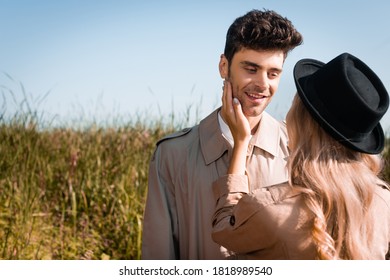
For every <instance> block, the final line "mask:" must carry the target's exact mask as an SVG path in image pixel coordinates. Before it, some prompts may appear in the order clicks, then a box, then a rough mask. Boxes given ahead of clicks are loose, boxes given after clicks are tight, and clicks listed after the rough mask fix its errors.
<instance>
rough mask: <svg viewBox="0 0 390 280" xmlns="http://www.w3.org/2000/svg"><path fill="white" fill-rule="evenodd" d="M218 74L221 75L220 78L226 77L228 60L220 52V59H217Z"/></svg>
mask: <svg viewBox="0 0 390 280" xmlns="http://www.w3.org/2000/svg"><path fill="white" fill-rule="evenodd" d="M219 74H220V75H221V78H222V79H227V78H228V74H229V62H228V60H227V59H226V57H225V55H223V54H221V59H220V60H219Z"/></svg>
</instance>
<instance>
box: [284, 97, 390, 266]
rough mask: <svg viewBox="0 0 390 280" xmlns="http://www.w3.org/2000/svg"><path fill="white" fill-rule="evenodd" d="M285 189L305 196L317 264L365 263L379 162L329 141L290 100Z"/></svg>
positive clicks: (298, 104)
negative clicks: (288, 187)
mask: <svg viewBox="0 0 390 280" xmlns="http://www.w3.org/2000/svg"><path fill="white" fill-rule="evenodd" d="M286 121H287V129H288V133H289V139H290V140H289V141H290V143H289V145H290V146H291V155H290V159H289V170H290V175H289V176H290V178H289V181H290V184H291V185H292V186H294V187H298V188H301V189H302V191H303V192H304V193H305V195H304V197H305V204H306V206H307V207H308V208H309V210H310V211H311V212H312V214H313V216H314V219H313V227H312V237H313V240H314V243H315V244H316V247H317V253H318V258H319V259H369V258H370V249H369V248H370V244H371V243H372V242H373V230H374V229H373V219H374V217H372V211H371V210H370V209H371V207H370V206H371V203H372V199H373V195H374V191H375V186H376V185H377V184H378V181H379V182H381V183H383V184H385V183H384V182H383V181H380V180H379V178H378V175H379V173H380V171H381V169H382V161H381V158H380V157H379V156H378V155H369V154H364V153H360V152H357V151H354V150H352V149H349V148H347V147H345V146H344V145H342V144H340V143H339V142H337V141H336V140H334V139H333V138H332V137H331V136H329V135H328V134H327V133H326V132H325V131H324V130H323V129H322V128H321V127H320V126H319V125H318V123H317V122H316V121H315V120H314V119H313V118H312V117H311V115H310V113H309V112H308V111H307V110H306V108H305V106H304V105H303V103H302V101H301V99H300V98H299V96H298V95H295V98H294V101H293V104H292V106H291V109H290V111H289V113H288V114H287V119H286Z"/></svg>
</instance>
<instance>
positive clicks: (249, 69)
mask: <svg viewBox="0 0 390 280" xmlns="http://www.w3.org/2000/svg"><path fill="white" fill-rule="evenodd" d="M245 69H246V71H248V72H249V73H256V68H245Z"/></svg>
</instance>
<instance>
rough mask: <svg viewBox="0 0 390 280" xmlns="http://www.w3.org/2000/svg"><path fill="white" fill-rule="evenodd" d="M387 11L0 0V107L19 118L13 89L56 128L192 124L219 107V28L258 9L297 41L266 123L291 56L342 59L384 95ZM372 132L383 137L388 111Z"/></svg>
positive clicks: (340, 6)
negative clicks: (140, 119)
mask: <svg viewBox="0 0 390 280" xmlns="http://www.w3.org/2000/svg"><path fill="white" fill-rule="evenodd" d="M389 3H390V2H389V1H387V0H372V1H365V0H355V1H349V0H327V1H310V0H295V1H290V0H263V1H261V0H258V1H254V0H253V1H250V0H244V1H237V0H224V1H222V0H217V1H203V0H197V1H173V0H165V1H160V0H153V1H151V0H149V1H148V0H142V1H133V0H128V1H120V0H111V1H99V0H96V1H91V0H84V1H75V0H68V1H55V0H0V42H1V44H0V87H1V89H2V93H1V94H2V96H0V109H1V110H6V113H7V114H13V113H15V111H16V110H19V108H20V106H19V105H17V104H20V102H21V100H23V95H22V92H23V90H22V89H21V86H20V85H23V87H24V90H25V92H26V94H27V96H28V98H29V99H30V100H31V101H30V103H32V104H31V105H32V106H36V107H37V108H39V110H41V111H44V114H45V116H47V117H49V118H50V117H52V116H55V115H57V116H58V119H59V120H66V119H80V116H82V118H85V119H88V118H93V119H97V120H107V119H110V118H111V119H112V118H115V117H117V116H123V118H124V119H126V118H131V117H132V116H135V115H138V116H139V115H145V116H146V117H151V118H154V117H160V116H167V115H169V114H170V113H172V112H173V113H174V114H175V116H176V117H177V118H180V117H181V116H184V115H186V111H187V110H189V109H190V110H191V112H192V113H191V114H192V116H193V117H194V119H195V118H198V119H199V118H202V117H204V116H206V115H207V114H209V113H210V112H211V110H213V109H214V108H216V107H217V106H219V105H220V97H221V87H222V80H221V78H220V77H219V73H218V61H219V56H220V54H221V53H222V52H223V48H224V43H225V35H226V30H227V28H228V27H229V25H230V24H231V23H232V22H233V20H234V19H235V18H236V17H238V16H241V15H243V14H244V13H246V12H247V11H249V10H251V9H262V8H266V9H272V10H275V11H277V12H279V13H280V14H282V15H283V16H285V17H287V18H289V19H290V20H291V21H292V22H293V24H294V25H295V27H296V28H297V29H298V30H299V31H300V32H301V33H302V34H303V36H304V44H303V45H302V46H300V47H298V48H296V49H295V50H294V51H293V52H292V53H291V54H290V55H289V57H288V58H287V60H286V63H285V67H284V73H283V76H282V81H281V83H280V86H279V91H278V92H277V94H276V96H275V97H274V100H273V101H272V104H271V105H270V106H269V107H268V112H270V113H271V114H273V115H274V116H275V117H276V118H278V119H282V118H284V116H285V114H286V112H287V111H288V108H289V106H290V104H291V100H292V97H293V95H294V93H295V86H294V82H293V78H292V68H293V65H294V64H295V63H296V62H297V61H298V60H299V59H301V58H307V57H309V58H315V59H318V60H321V61H324V62H327V61H329V60H330V59H332V58H333V57H335V56H336V55H338V54H340V53H342V52H350V53H352V54H353V55H356V56H358V57H359V58H361V59H362V60H363V61H365V62H366V63H367V64H368V65H369V66H370V67H371V68H372V69H373V70H374V71H375V72H376V73H377V74H378V76H379V77H380V78H381V79H382V81H383V83H384V84H385V86H386V88H387V89H388V90H390V70H388V69H389V66H388V64H389V62H390V58H389V53H390V52H389V51H390V33H389V32H388V27H389V26H390V16H389V15H388V11H389V10H390V4H389ZM10 77H11V78H12V79H10ZM10 91H12V92H13V94H12V96H13V97H11V94H10ZM47 92H49V94H48V95H47V96H46V97H44V96H45V94H46V93H47ZM43 97H44V98H43ZM42 98H43V100H41V99H42ZM14 99H16V100H14ZM195 111H197V113H196V112H195ZM382 124H383V127H384V129H385V130H386V131H390V113H387V114H386V116H385V117H384V118H383V120H382Z"/></svg>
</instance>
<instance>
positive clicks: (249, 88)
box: [220, 49, 284, 118]
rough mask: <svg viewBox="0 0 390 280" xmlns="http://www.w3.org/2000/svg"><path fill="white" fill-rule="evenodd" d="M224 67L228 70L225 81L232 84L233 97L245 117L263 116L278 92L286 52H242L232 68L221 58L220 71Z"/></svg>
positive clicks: (237, 54)
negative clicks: (238, 103)
mask: <svg viewBox="0 0 390 280" xmlns="http://www.w3.org/2000/svg"><path fill="white" fill-rule="evenodd" d="M223 60H225V61H223ZM224 63H226V65H225V67H227V68H225V70H227V74H226V75H225V77H226V79H227V80H229V81H230V83H231V85H232V90H233V97H236V98H237V99H238V100H239V101H240V103H241V106H242V110H243V112H244V114H245V116H246V117H247V118H248V117H258V116H261V114H262V113H263V111H264V109H265V108H266V107H267V105H268V104H269V103H270V102H271V99H272V97H273V96H274V94H275V92H276V91H277V89H278V86H279V81H280V76H281V74H282V69H283V63H284V54H283V51H255V50H249V49H243V50H241V51H239V52H237V53H236V54H235V55H234V56H233V59H232V61H231V64H230V67H229V65H228V62H227V60H226V58H225V57H224V56H222V57H221V62H220V71H221V70H222V71H224V69H223V65H224ZM221 64H223V65H221ZM221 66H222V68H221ZM222 74H223V73H222V72H221V75H222Z"/></svg>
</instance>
